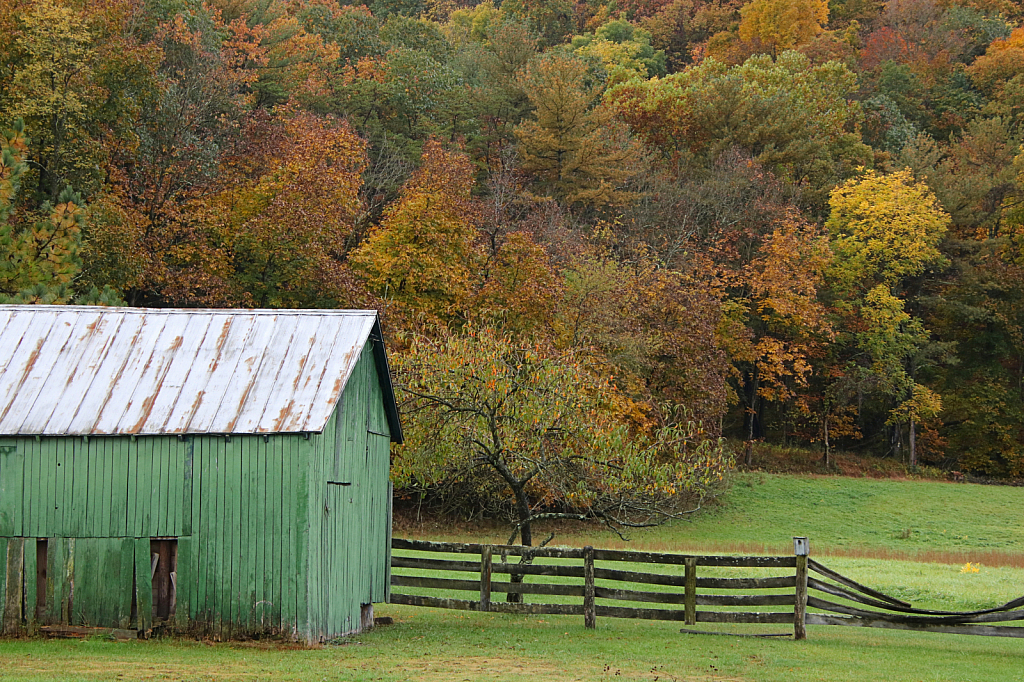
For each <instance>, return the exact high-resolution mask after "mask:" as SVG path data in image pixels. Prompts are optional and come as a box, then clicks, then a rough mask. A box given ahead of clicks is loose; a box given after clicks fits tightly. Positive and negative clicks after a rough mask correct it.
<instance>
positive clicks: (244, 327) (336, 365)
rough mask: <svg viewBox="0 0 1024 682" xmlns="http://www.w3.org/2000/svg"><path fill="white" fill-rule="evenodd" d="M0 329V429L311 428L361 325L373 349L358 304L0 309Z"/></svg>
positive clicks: (346, 366)
mask: <svg viewBox="0 0 1024 682" xmlns="http://www.w3.org/2000/svg"><path fill="white" fill-rule="evenodd" d="M0 325H2V326H0V434H3V435H15V434H19V435H81V436H86V435H114V434H137V435H158V434H190V433H196V434H198V433H223V434H228V433H238V434H242V433H300V432H318V431H322V430H323V428H324V426H325V425H326V424H327V420H328V419H329V418H330V416H331V413H332V412H333V411H334V408H335V406H336V405H337V403H338V400H339V398H340V397H341V394H342V391H343V390H344V388H345V383H346V382H347V381H348V378H349V376H350V375H351V373H352V369H353V368H354V367H355V364H356V362H357V361H358V359H359V354H360V352H361V350H362V348H363V347H364V345H365V344H366V342H367V340H369V339H370V335H371V332H374V337H373V343H374V344H375V346H376V345H381V350H383V346H382V344H381V340H380V338H379V337H380V333H379V326H378V325H377V316H376V312H374V311H366V310H147V309H139V308H106V307H91V306H0ZM381 357H384V356H383V355H381ZM383 362H384V365H383V366H382V367H381V368H379V369H380V370H381V372H382V378H385V377H387V367H386V362H387V361H386V358H385V359H384V360H383ZM387 383H388V385H387V386H386V387H385V395H386V396H388V398H387V400H389V401H390V403H391V404H389V405H387V406H386V409H387V410H388V413H389V416H391V415H393V416H394V419H395V426H396V427H397V426H398V425H397V411H396V408H395V406H394V404H393V403H394V398H393V394H392V392H391V390H390V389H391V387H390V381H389V380H388V381H387ZM399 428H400V427H399ZM399 438H400V435H399Z"/></svg>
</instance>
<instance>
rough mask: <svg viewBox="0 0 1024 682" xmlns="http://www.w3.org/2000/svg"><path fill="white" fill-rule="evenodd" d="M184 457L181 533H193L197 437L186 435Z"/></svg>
mask: <svg viewBox="0 0 1024 682" xmlns="http://www.w3.org/2000/svg"><path fill="white" fill-rule="evenodd" d="M182 445H183V448H182V457H184V461H183V462H182V465H181V477H182V485H181V534H182V535H186V536H189V535H192V524H193V516H192V494H193V488H194V486H195V480H194V473H193V469H194V467H195V466H196V461H195V446H196V441H195V438H193V437H191V436H186V437H185V440H184V441H183V443H182Z"/></svg>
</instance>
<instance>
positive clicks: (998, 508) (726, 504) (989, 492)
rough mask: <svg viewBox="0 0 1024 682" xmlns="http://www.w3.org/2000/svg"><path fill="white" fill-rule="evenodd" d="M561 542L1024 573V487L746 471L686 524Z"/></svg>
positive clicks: (423, 532) (471, 529)
mask: <svg viewBox="0 0 1024 682" xmlns="http://www.w3.org/2000/svg"><path fill="white" fill-rule="evenodd" d="M541 528H542V530H543V531H545V532H544V533H534V535H535V537H536V536H540V537H544V535H546V533H547V532H549V531H550V530H555V531H556V539H555V540H554V544H564V545H581V544H593V545H595V546H601V547H619V546H624V545H627V544H628V545H629V546H634V547H637V548H638V549H651V550H680V551H682V550H698V549H699V550H705V551H726V552H728V551H740V552H752V553H761V552H766V553H773V554H777V553H783V554H788V553H790V552H792V539H791V538H792V536H794V535H806V536H807V537H809V538H810V539H811V552H812V554H816V555H820V554H837V555H847V556H868V557H871V556H874V557H882V558H906V559H921V560H932V561H945V562H955V561H975V562H977V561H982V562H984V563H989V564H992V565H1011V566H1021V567H1024V488H1014V487H1007V486H984V485H974V484H953V483H945V482H937V481H917V480H891V479H869V478H845V477H837V476H786V475H780V474H763V473H744V474H737V475H736V476H735V477H734V479H733V482H732V484H731V486H730V487H729V488H728V489H727V490H725V491H724V492H723V493H722V494H721V496H720V497H719V498H718V499H717V500H716V501H715V502H714V503H712V504H710V505H708V506H707V507H706V508H705V509H702V510H701V511H699V512H697V513H696V514H694V515H692V516H690V517H688V518H687V519H685V520H681V521H676V522H673V523H669V524H667V525H665V526H661V527H658V528H652V529H642V530H632V531H629V532H628V533H627V535H628V537H629V538H630V542H629V543H623V542H622V541H621V540H620V539H619V538H618V537H617V536H616V535H614V534H613V533H611V532H609V531H608V530H606V529H604V528H602V527H601V526H599V525H589V526H585V525H582V524H579V525H575V526H571V525H566V524H561V525H558V526H541ZM395 533H396V535H398V536H402V535H410V536H414V537H423V538H428V539H429V538H441V537H444V538H454V537H456V536H457V537H465V538H474V539H477V540H481V541H487V542H504V541H505V540H507V533H506V531H505V529H504V528H502V527H498V526H493V525H488V526H466V525H462V526H459V527H458V528H455V529H453V528H452V527H451V526H447V527H441V526H438V525H436V524H433V523H424V524H416V523H414V522H413V523H409V524H408V525H407V526H406V527H404V528H400V529H396V531H395Z"/></svg>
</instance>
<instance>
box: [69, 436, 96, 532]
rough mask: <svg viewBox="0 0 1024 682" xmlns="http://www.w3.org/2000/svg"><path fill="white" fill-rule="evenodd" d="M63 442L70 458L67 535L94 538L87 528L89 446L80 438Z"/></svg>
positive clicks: (90, 530)
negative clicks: (65, 443) (69, 500)
mask: <svg viewBox="0 0 1024 682" xmlns="http://www.w3.org/2000/svg"><path fill="white" fill-rule="evenodd" d="M64 440H65V441H66V442H67V446H68V451H69V452H70V457H71V490H70V491H69V492H70V493H71V504H70V505H69V511H70V512H71V516H70V518H67V517H65V518H66V519H67V520H66V523H67V527H68V535H74V536H75V537H79V538H81V537H95V536H94V535H93V530H92V529H91V528H90V527H89V492H90V486H89V464H90V462H89V446H88V444H87V443H85V442H84V441H83V440H82V439H81V438H66V439H64Z"/></svg>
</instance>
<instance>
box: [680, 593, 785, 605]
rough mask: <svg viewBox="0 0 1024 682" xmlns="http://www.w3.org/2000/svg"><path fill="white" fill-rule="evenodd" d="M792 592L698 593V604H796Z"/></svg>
mask: <svg viewBox="0 0 1024 682" xmlns="http://www.w3.org/2000/svg"><path fill="white" fill-rule="evenodd" d="M795 603H796V596H795V595H792V594H753V595H746V594H740V595H731V594H709V595H697V605H698V606H794V605H795Z"/></svg>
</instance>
